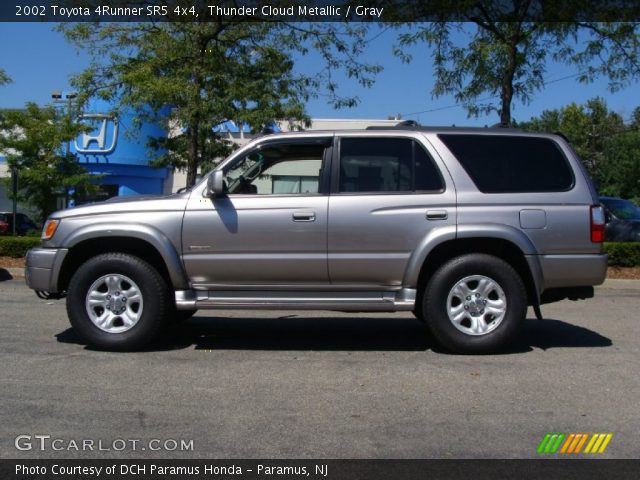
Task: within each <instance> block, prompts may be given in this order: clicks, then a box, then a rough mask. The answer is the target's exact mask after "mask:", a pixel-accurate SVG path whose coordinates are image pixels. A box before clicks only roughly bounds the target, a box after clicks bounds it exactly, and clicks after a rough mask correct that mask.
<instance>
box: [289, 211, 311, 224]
mask: <svg viewBox="0 0 640 480" xmlns="http://www.w3.org/2000/svg"><path fill="white" fill-rule="evenodd" d="M293 221H294V222H315V221H316V212H293Z"/></svg>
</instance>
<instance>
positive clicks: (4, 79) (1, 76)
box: [0, 68, 12, 85]
mask: <svg viewBox="0 0 640 480" xmlns="http://www.w3.org/2000/svg"><path fill="white" fill-rule="evenodd" d="M11 81H12V80H11V78H10V77H9V75H7V73H6V72H5V71H4V70H3V69H2V68H0V85H6V84H7V83H11Z"/></svg>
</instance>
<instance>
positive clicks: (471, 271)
mask: <svg viewBox="0 0 640 480" xmlns="http://www.w3.org/2000/svg"><path fill="white" fill-rule="evenodd" d="M422 307H423V312H424V315H425V319H426V321H427V324H428V326H429V329H430V330H431V332H432V333H433V335H434V336H435V337H436V339H437V340H438V341H439V342H440V343H441V344H442V345H443V346H445V347H446V348H448V349H450V350H452V351H454V352H458V353H490V352H493V351H496V350H500V349H503V348H504V347H506V346H507V345H509V343H510V342H511V341H512V340H513V339H514V338H515V336H516V335H517V333H518V332H519V330H520V328H521V327H522V325H523V323H524V319H525V317H526V314H527V298H526V290H525V287H524V284H523V282H522V279H521V278H520V276H519V275H518V273H517V272H516V271H515V270H514V269H513V267H511V265H509V264H508V263H506V262H505V261H504V260H502V259H500V258H497V257H494V256H492V255H486V254H480V253H474V254H468V255H462V256H459V257H456V258H454V259H452V260H450V261H448V262H447V263H445V264H444V265H442V266H441V267H440V268H439V269H438V270H437V271H436V272H435V273H434V275H433V276H432V277H431V279H430V280H429V283H428V284H427V287H426V289H425V293H424V296H423V303H422Z"/></svg>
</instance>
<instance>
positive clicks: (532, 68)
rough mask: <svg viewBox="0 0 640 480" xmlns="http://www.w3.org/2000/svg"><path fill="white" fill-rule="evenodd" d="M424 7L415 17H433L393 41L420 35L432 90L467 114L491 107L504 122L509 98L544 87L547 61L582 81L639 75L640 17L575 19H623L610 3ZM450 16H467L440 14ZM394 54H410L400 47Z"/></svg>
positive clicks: (534, 1) (576, 0)
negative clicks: (572, 70) (568, 68)
mask: <svg viewBox="0 0 640 480" xmlns="http://www.w3.org/2000/svg"><path fill="white" fill-rule="evenodd" d="M623 3H624V2H623ZM616 7H618V10H616ZM425 8H428V13H427V14H425V13H422V12H421V11H420V10H418V11H417V12H416V13H415V14H414V17H415V18H416V19H419V18H420V16H421V15H423V16H425V15H426V17H427V18H429V19H431V20H438V21H433V22H431V23H427V24H426V26H425V24H414V25H419V26H418V27H417V30H415V31H413V32H410V33H405V34H401V35H400V37H399V44H400V47H403V46H406V45H412V44H416V43H419V42H426V43H427V44H428V45H429V46H430V47H432V48H433V53H432V56H433V63H434V68H435V77H436V82H435V85H434V88H433V91H432V94H433V96H435V97H440V96H442V95H448V94H452V95H453V96H454V97H455V99H456V100H457V101H458V102H460V103H461V104H462V105H463V106H464V107H465V108H466V109H467V112H468V114H469V115H470V116H479V115H481V114H488V113H491V112H494V111H495V112H497V113H498V114H499V117H500V124H501V125H503V126H508V125H510V124H511V123H512V104H513V102H514V100H518V101H520V102H523V103H525V104H526V103H529V101H530V100H531V98H532V97H533V95H534V94H535V93H536V92H539V91H540V90H542V89H543V88H544V86H545V78H544V75H545V73H546V65H547V62H548V61H549V60H555V61H560V62H563V63H568V64H571V65H574V66H575V67H576V69H577V73H576V74H575V75H574V76H575V77H576V78H578V80H579V81H582V82H590V81H593V80H594V79H595V78H597V77H598V76H599V75H605V76H606V77H607V78H608V79H609V88H610V89H611V90H612V91H615V90H617V89H619V88H622V87H624V86H625V85H627V84H628V83H629V82H630V81H631V80H634V79H637V78H639V77H640V40H639V32H640V24H638V23H637V22H622V21H621V22H617V23H602V22H585V21H575V20H574V19H575V18H585V17H591V18H624V17H625V14H626V11H625V10H621V9H620V7H619V4H618V3H617V2H613V6H611V5H608V4H607V3H603V6H601V5H599V4H598V3H596V2H590V1H588V0H567V1H564V2H550V1H546V0H489V1H484V2H476V1H471V0H463V1H462V2H453V3H451V2H445V1H435V2H430V3H429V5H428V6H427V7H425ZM450 18H455V19H456V20H464V21H465V22H471V23H466V24H465V23H463V22H460V21H456V22H448V21H445V19H450ZM470 25H473V27H474V28H473V29H470V28H469V26H470ZM460 38H463V39H464V40H462V41H460ZM579 40H580V42H579ZM396 53H397V54H398V55H399V56H400V57H401V58H403V60H405V61H410V60H411V57H410V56H408V55H406V54H404V53H403V51H402V48H397V49H396ZM496 100H497V102H496Z"/></svg>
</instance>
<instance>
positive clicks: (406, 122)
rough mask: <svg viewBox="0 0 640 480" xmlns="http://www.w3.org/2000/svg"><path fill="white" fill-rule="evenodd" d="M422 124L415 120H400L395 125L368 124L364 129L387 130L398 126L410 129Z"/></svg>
mask: <svg viewBox="0 0 640 480" xmlns="http://www.w3.org/2000/svg"><path fill="white" fill-rule="evenodd" d="M421 126H422V125H420V124H419V123H418V122H416V121H415V120H403V121H402V122H398V123H396V124H395V125H393V126H392V127H385V126H382V127H381V126H377V125H376V126H373V125H372V126H369V127H367V128H366V130H389V129H393V128H398V129H402V130H412V129H418V128H420V127H421Z"/></svg>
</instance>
